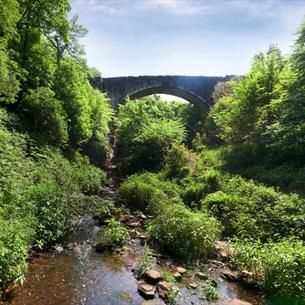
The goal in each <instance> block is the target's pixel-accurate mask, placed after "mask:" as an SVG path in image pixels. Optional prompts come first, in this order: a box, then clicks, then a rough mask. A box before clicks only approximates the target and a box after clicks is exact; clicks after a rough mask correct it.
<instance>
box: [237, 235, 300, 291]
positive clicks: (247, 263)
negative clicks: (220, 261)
mask: <svg viewBox="0 0 305 305" xmlns="http://www.w3.org/2000/svg"><path fill="white" fill-rule="evenodd" d="M232 253H233V255H232V263H233V264H234V266H236V268H237V269H238V270H239V271H243V270H247V271H250V272H253V279H254V280H255V281H256V282H257V283H258V284H259V285H260V286H261V287H262V288H264V289H265V290H266V291H267V292H268V293H270V294H277V295H282V296H283V295H284V296H285V295H286V297H287V295H288V296H289V295H290V296H301V297H304V296H305V288H304V287H305V286H304V282H305V247H304V243H303V242H301V241H297V240H284V241H281V242H278V243H267V244H261V243H260V242H256V243H250V242H238V243H235V244H234V245H233V250H232Z"/></svg>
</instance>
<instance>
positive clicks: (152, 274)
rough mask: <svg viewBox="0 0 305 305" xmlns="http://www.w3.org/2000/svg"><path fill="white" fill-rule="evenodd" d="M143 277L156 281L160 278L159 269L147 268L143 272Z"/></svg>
mask: <svg viewBox="0 0 305 305" xmlns="http://www.w3.org/2000/svg"><path fill="white" fill-rule="evenodd" d="M145 277H146V278H147V280H148V281H151V282H158V281H159V280H160V279H161V274H160V272H159V271H156V270H147V271H146V272H145Z"/></svg>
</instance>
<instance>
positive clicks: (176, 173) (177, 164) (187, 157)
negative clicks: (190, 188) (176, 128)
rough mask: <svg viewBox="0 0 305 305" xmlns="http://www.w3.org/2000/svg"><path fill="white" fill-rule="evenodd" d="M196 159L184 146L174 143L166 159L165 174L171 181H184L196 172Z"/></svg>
mask: <svg viewBox="0 0 305 305" xmlns="http://www.w3.org/2000/svg"><path fill="white" fill-rule="evenodd" d="M195 163H196V157H195V155H194V154H192V153H191V152H190V151H189V150H188V149H187V148H186V147H185V146H184V145H183V144H179V143H174V144H173V145H172V147H171V148H170V150H169V151H168V153H167V155H166V157H165V159H164V169H163V171H164V174H165V177H166V178H169V179H178V180H180V179H182V178H184V177H186V176H187V175H188V174H189V173H190V172H191V171H192V170H194V167H195Z"/></svg>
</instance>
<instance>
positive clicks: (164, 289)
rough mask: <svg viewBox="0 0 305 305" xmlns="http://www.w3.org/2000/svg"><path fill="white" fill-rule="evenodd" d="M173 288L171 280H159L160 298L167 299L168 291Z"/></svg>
mask: <svg viewBox="0 0 305 305" xmlns="http://www.w3.org/2000/svg"><path fill="white" fill-rule="evenodd" d="M172 288H173V284H172V283H169V282H165V281H162V282H159V284H158V293H159V296H160V298H162V299H166V298H167V294H168V292H169V291H170V290H171V289H172Z"/></svg>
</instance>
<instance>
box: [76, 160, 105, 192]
mask: <svg viewBox="0 0 305 305" xmlns="http://www.w3.org/2000/svg"><path fill="white" fill-rule="evenodd" d="M72 166H73V171H74V173H75V174H74V177H75V178H74V179H75V180H76V183H77V185H78V186H79V187H80V190H81V192H83V193H85V194H96V193H98V191H99V189H100V187H101V186H102V185H103V184H105V183H106V182H107V181H108V179H107V176H106V173H105V172H103V171H102V170H101V169H99V168H97V167H96V166H94V165H92V164H90V163H89V160H88V159H87V158H84V157H81V156H78V157H77V158H76V160H75V162H73V163H72Z"/></svg>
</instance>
